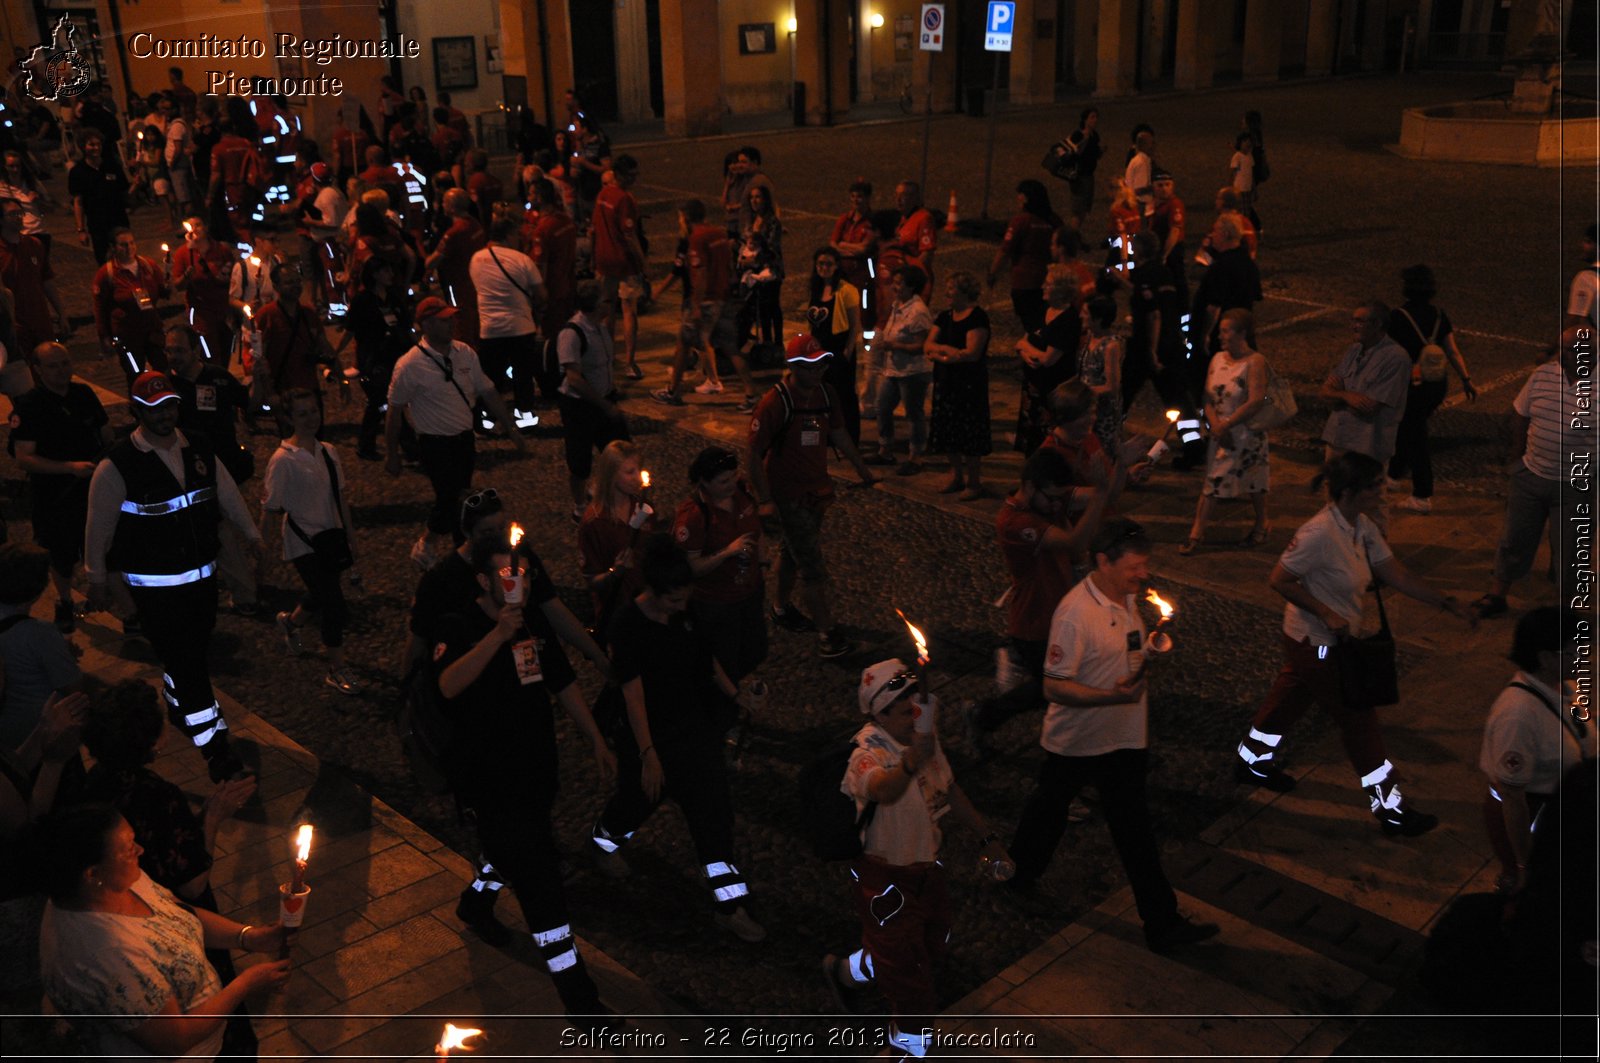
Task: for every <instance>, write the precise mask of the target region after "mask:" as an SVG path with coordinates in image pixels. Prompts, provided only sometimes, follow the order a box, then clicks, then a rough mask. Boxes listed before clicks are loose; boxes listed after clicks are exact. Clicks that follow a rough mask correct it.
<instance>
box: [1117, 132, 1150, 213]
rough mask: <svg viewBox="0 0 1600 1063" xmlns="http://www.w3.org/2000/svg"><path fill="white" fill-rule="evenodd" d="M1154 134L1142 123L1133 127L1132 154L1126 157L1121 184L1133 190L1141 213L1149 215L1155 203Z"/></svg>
mask: <svg viewBox="0 0 1600 1063" xmlns="http://www.w3.org/2000/svg"><path fill="white" fill-rule="evenodd" d="M1155 153H1156V134H1155V130H1153V129H1151V128H1150V127H1149V126H1147V125H1145V124H1144V123H1142V122H1141V123H1140V124H1139V125H1136V126H1134V127H1133V153H1132V154H1131V155H1129V156H1128V165H1127V166H1126V167H1125V168H1124V169H1123V171H1122V183H1123V184H1125V185H1127V186H1128V187H1129V188H1130V189H1132V190H1133V194H1134V195H1135V196H1136V197H1138V200H1139V206H1140V207H1141V208H1142V213H1144V214H1149V213H1150V207H1151V204H1153V203H1154V202H1155V188H1154V185H1155V182H1154V181H1153V180H1152V177H1153V176H1154V173H1155V157H1154V156H1155Z"/></svg>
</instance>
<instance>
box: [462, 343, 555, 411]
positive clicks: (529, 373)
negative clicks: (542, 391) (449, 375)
mask: <svg viewBox="0 0 1600 1063" xmlns="http://www.w3.org/2000/svg"><path fill="white" fill-rule="evenodd" d="M540 346H541V344H540V343H539V337H538V336H536V335H534V334H533V333H532V332H529V333H527V334H526V335H523V336H500V337H497V338H495V339H481V340H479V341H478V361H479V362H480V363H481V364H482V365H483V372H484V375H486V376H487V377H488V378H489V379H490V380H492V381H494V386H495V387H496V388H497V389H498V390H500V391H504V390H505V386H506V381H507V374H506V371H507V370H508V369H509V370H510V378H509V379H510V383H511V398H512V403H513V405H515V406H516V408H517V409H519V410H530V409H532V408H533V400H534V383H535V379H536V377H537V374H538V369H539V357H538V356H539V348H540ZM546 394H548V392H546Z"/></svg>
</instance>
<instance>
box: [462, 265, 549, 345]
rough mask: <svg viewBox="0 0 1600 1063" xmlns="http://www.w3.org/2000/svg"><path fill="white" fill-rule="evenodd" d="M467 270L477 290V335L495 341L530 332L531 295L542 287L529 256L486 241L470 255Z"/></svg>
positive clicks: (531, 324) (528, 334)
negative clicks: (488, 243)
mask: <svg viewBox="0 0 1600 1063" xmlns="http://www.w3.org/2000/svg"><path fill="white" fill-rule="evenodd" d="M497 263H498V264H497ZM467 272H468V273H469V274H470V275H471V277H472V286H473V287H474V288H476V289H477V291H478V335H480V336H482V337H483V338H484V339H486V340H498V339H504V338H507V337H510V336H531V335H532V334H533V331H534V324H533V295H534V293H535V292H536V291H538V290H539V289H540V288H542V287H543V286H544V277H543V276H541V275H540V273H539V267H538V266H536V265H534V264H533V259H531V258H529V257H528V256H527V255H525V254H523V253H522V252H521V251H518V250H516V249H515V248H510V247H503V246H500V245H498V244H490V245H489V246H488V247H485V248H484V249H483V250H482V251H478V252H476V253H475V254H474V255H473V256H472V261H471V262H470V263H469V264H468V266H467Z"/></svg>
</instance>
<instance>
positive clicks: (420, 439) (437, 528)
mask: <svg viewBox="0 0 1600 1063" xmlns="http://www.w3.org/2000/svg"><path fill="white" fill-rule="evenodd" d="M417 456H418V457H419V458H420V459H421V461H422V472H423V475H425V476H426V477H427V478H428V482H429V483H430V484H432V485H433V508H432V509H430V510H428V531H430V532H432V533H433V534H434V535H450V534H452V533H454V532H455V531H456V529H457V527H458V524H459V520H460V514H459V513H458V512H457V507H458V506H459V505H460V504H461V496H462V495H463V494H465V493H466V491H467V489H468V488H469V487H471V486H472V469H473V465H474V464H475V463H476V461H477V446H476V445H475V444H474V443H473V439H472V431H471V430H470V429H469V430H467V431H465V432H462V433H460V434H459V435H453V436H428V435H418V436H417Z"/></svg>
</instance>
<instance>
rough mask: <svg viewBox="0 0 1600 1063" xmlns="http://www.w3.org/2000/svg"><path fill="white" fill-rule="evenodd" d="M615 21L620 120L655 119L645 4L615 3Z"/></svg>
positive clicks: (632, 0)
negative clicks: (652, 107) (651, 95)
mask: <svg viewBox="0 0 1600 1063" xmlns="http://www.w3.org/2000/svg"><path fill="white" fill-rule="evenodd" d="M612 18H613V19H614V20H615V22H616V27H617V31H616V41H617V117H618V119H620V120H621V121H624V122H639V121H644V120H646V119H649V118H653V117H655V116H654V115H653V114H652V113H651V111H650V34H649V32H648V30H647V26H648V25H649V24H648V23H647V22H646V21H645V0H615V3H614V4H613V6H612Z"/></svg>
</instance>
